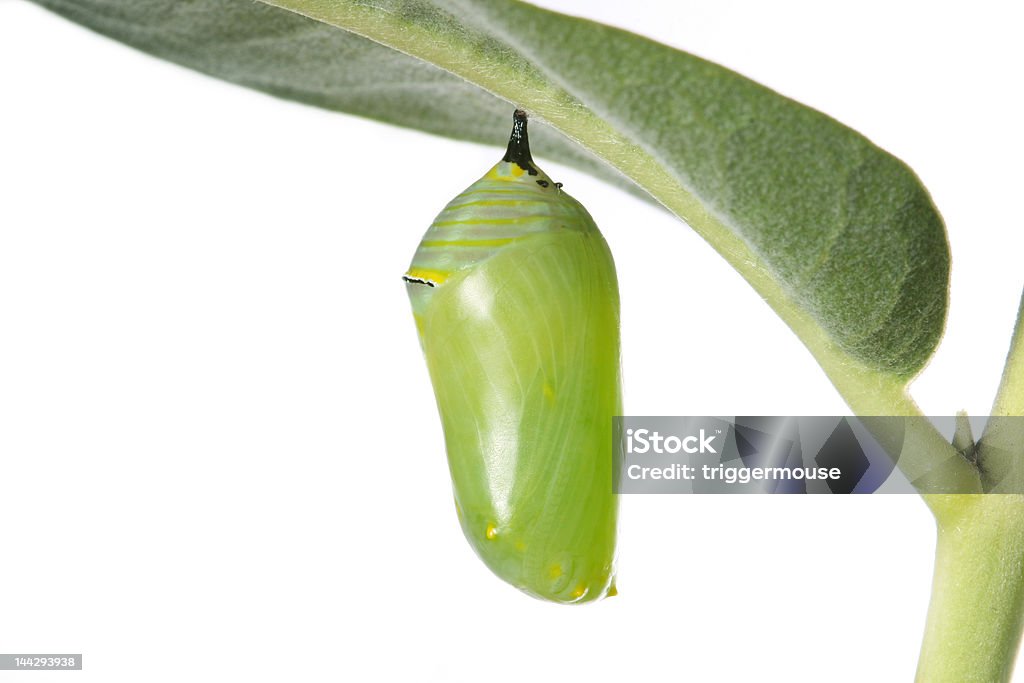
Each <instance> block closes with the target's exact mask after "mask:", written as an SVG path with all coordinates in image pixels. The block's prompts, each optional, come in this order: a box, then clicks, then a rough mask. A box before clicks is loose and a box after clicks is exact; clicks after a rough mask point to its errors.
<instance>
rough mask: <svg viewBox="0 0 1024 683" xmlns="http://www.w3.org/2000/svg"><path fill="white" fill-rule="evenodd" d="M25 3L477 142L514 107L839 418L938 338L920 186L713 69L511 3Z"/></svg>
mask: <svg viewBox="0 0 1024 683" xmlns="http://www.w3.org/2000/svg"><path fill="white" fill-rule="evenodd" d="M37 1H38V2H39V4H41V5H43V6H45V7H48V8H50V9H52V10H54V11H56V12H58V13H60V14H63V15H64V16H66V17H68V18H70V19H72V20H74V21H77V22H79V23H81V24H84V25H86V26H89V27H91V28H93V29H95V30H97V31H99V32H101V33H104V34H106V35H109V36H112V37H114V38H117V39H118V40H121V41H124V42H126V43H128V44H130V45H134V46H136V47H138V48H140V49H143V50H146V51H147V52H150V53H153V54H155V55H159V56H161V57H164V58H166V59H170V60H173V61H175V62H178V63H180V64H184V65H186V66H189V67H192V68H195V69H198V70H200V71H203V72H205V73H208V74H212V75H214V76H217V77H220V78H224V79H226V80H229V81H233V82H236V83H240V84H243V85H246V86H249V87H253V88H257V89H260V90H264V91H266V92H269V93H272V94H275V95H279V96H282V97H288V98H292V99H296V100H300V101H303V102H307V103H310V104H314V105H318V106H323V107H328V108H332V109H338V110H342V111H347V112H351V113H355V114H359V115H362V116H367V117H371V118H375V119H379V120H382V121H388V122H391V123H396V124H399V125H403V126H409V127H414V128H419V129H422V130H426V131H429V132H432V133H437V134H441V135H448V136H452V137H457V138H462V139H469V140H476V141H480V142H486V143H487V144H490V145H497V144H499V141H500V140H501V139H502V136H503V135H504V129H505V128H506V127H507V125H508V117H509V114H510V110H511V107H510V106H509V103H513V104H515V105H518V106H521V107H523V108H525V109H527V110H528V111H530V112H531V114H533V116H534V117H535V119H539V120H543V121H546V122H547V123H549V124H550V125H551V126H552V127H553V128H554V129H556V130H558V131H560V132H561V133H562V134H564V136H566V137H561V136H558V135H556V134H548V135H544V132H546V131H543V130H542V129H541V128H540V127H535V128H537V129H538V130H537V136H536V141H535V143H534V148H535V150H538V151H539V152H540V154H542V155H543V156H546V157H550V158H554V159H557V160H559V161H564V162H569V163H572V164H574V165H576V166H578V167H581V168H584V169H586V170H588V171H590V172H592V173H594V174H595V175H598V176H600V177H602V178H605V179H611V180H613V181H614V180H615V179H616V178H617V177H618V176H617V174H616V173H615V172H614V171H612V170H610V169H611V168H614V169H616V170H617V171H618V172H619V173H621V174H622V175H624V176H626V177H627V178H629V179H631V180H632V181H633V182H635V183H636V184H637V185H638V186H640V187H641V188H643V189H644V190H646V191H647V192H648V193H650V195H651V196H653V197H654V198H655V199H656V200H657V201H659V202H661V203H662V204H664V205H665V206H666V207H668V208H669V209H670V210H671V211H673V212H674V213H676V214H677V215H679V216H680V217H681V218H683V219H684V220H686V221H687V222H688V223H689V224H690V225H691V226H692V227H693V228H694V229H695V230H697V231H698V232H699V233H700V234H701V235H702V236H703V237H704V238H705V239H707V240H708V241H709V242H710V243H711V245H712V246H713V247H714V248H715V249H716V250H718V252H719V253H721V254H722V256H723V257H724V258H726V259H727V260H728V261H729V262H730V263H731V264H732V265H733V266H734V267H735V268H736V269H737V270H738V271H739V272H740V273H741V274H742V275H743V276H744V277H745V278H746V279H747V280H748V281H749V282H750V283H751V285H752V286H753V287H754V288H755V289H756V290H757V291H758V292H759V293H760V294H761V296H762V297H764V298H765V300H766V301H767V302H768V303H769V304H770V305H771V306H772V307H773V308H774V309H775V310H776V311H777V312H778V313H779V314H780V315H781V316H782V318H783V319H784V320H785V321H786V322H787V323H788V324H789V325H790V327H791V328H792V329H793V330H794V331H795V332H796V333H797V334H798V335H799V336H800V338H801V339H802V340H803V341H804V343H805V344H806V345H807V346H808V348H809V349H810V350H811V352H812V353H813V354H814V355H815V357H816V358H817V360H818V361H819V363H821V365H822V367H823V368H824V369H825V371H826V372H827V373H828V374H829V376H830V378H831V379H832V381H833V382H834V383H835V384H836V385H837V387H838V388H839V389H840V391H841V392H843V394H844V396H845V397H846V399H847V401H848V402H849V403H850V405H851V407H853V409H854V410H855V411H856V412H858V413H860V414H872V413H876V414H894V413H905V412H914V411H915V410H916V409H915V408H914V406H913V404H912V402H910V401H909V399H908V398H906V395H905V385H906V383H907V381H909V379H910V378H911V377H912V376H913V375H914V374H916V373H917V372H918V371H919V370H920V369H921V368H922V367H923V365H924V364H925V362H926V361H927V359H928V357H929V356H930V355H931V353H932V351H933V350H934V348H935V346H936V344H937V343H938V340H939V337H940V336H941V332H942V327H943V323H944V319H945V312H946V305H947V287H948V276H949V253H948V246H947V242H946V236H945V231H944V228H943V225H942V221H941V219H940V217H939V215H938V213H937V211H936V210H935V207H934V206H933V204H932V202H931V200H930V198H929V196H928V194H927V192H926V191H925V189H924V188H923V187H922V186H921V184H920V182H919V181H918V180H917V178H916V177H915V176H914V174H913V173H912V172H911V171H910V170H909V169H908V168H907V167H906V166H905V165H904V164H903V163H902V162H900V161H899V160H898V159H896V158H895V157H893V156H891V155H890V154H888V153H886V152H884V151H883V150H881V149H879V148H878V147H876V146H874V145H873V144H871V142H869V141H868V140H867V139H865V138H864V137H863V136H861V135H859V134H858V133H856V132H854V131H852V130H850V129H849V128H846V127H845V126H842V125H841V124H839V123H837V122H836V121H834V120H832V119H830V118H828V117H827V116H825V115H823V114H821V113H819V112H817V111H814V110H812V109H809V108H807V107H805V106H803V105H800V104H798V103H796V102H793V101H792V100H789V99H787V98H785V97H782V96H780V95H779V94H777V93H775V92H773V91H771V90H769V89H767V88H765V87H763V86H760V85H758V84H757V83H754V82H752V81H750V80H748V79H746V78H743V77H742V76H739V75H737V74H735V73H733V72H731V71H729V70H727V69H724V68H722V67H720V66H717V65H715V64H712V63H710V62H707V61H705V60H702V59H699V58H697V57H694V56H692V55H688V54H686V53H683V52H680V51H678V50H675V49H672V48H670V47H667V46H665V45H661V44H658V43H656V42H653V41H650V40H648V39H646V38H643V37H641V36H637V35H634V34H631V33H628V32H625V31H621V30H619V29H615V28H611V27H608V26H604V25H601V24H597V23H593V22H590V21H585V20H581V19H576V18H572V17H568V16H565V15H561V14H557V13H553V12H549V11H546V10H542V9H538V8H536V7H533V6H531V5H527V4H525V3H521V2H515V1H513V0H448V1H439V2H423V1H419V0H374V2H372V3H371V2H359V1H351V0H278V1H277V2H274V3H267V4H261V3H252V2H249V1H248V0H246V1H245V2H243V1H241V0H217V1H213V0H193V1H190V2H180V1H179V2H174V1H170V0H144V1H131V2H126V1H124V0H117V1H115V0H37ZM299 14H302V15H306V16H299ZM360 36H362V37H360ZM367 38H368V39H370V40H372V41H376V43H380V44H383V45H386V46H388V47H382V46H381V45H378V44H376V43H374V42H370V40H367ZM389 48H393V49H389ZM396 50H397V51H396ZM438 67H440V68H438ZM567 138H568V139H567ZM569 139H571V140H573V141H575V142H576V143H578V144H573V143H571V142H569ZM598 160H602V161H598Z"/></svg>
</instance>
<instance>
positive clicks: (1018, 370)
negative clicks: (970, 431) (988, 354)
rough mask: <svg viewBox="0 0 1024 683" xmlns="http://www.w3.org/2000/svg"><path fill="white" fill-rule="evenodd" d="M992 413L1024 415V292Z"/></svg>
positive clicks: (1000, 415) (1002, 415) (1004, 415)
mask: <svg viewBox="0 0 1024 683" xmlns="http://www.w3.org/2000/svg"><path fill="white" fill-rule="evenodd" d="M992 415H993V416H998V417H1007V416H1020V415H1024V292H1021V299H1020V306H1019V307H1018V309H1017V324H1016V326H1015V327H1014V330H1013V340H1012V341H1011V342H1010V352H1009V353H1008V354H1007V356H1006V366H1005V367H1004V368H1003V379H1002V381H1001V382H1000V383H999V390H998V391H997V392H996V400H995V403H994V404H993V405H992Z"/></svg>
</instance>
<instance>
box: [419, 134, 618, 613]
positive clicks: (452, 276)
mask: <svg viewBox="0 0 1024 683" xmlns="http://www.w3.org/2000/svg"><path fill="white" fill-rule="evenodd" d="M517 129H518V130H519V132H520V134H521V136H522V139H521V141H520V145H521V146H525V145H526V136H525V116H522V117H521V119H517ZM513 142H515V134H514V136H513ZM520 151H521V150H520ZM510 155H512V157H513V158H514V159H515V160H513V161H501V162H499V163H498V164H497V165H496V166H494V168H492V169H491V170H490V171H489V172H488V173H487V174H486V175H485V176H484V177H483V178H481V179H480V180H479V181H477V182H476V183H474V184H473V185H471V186H470V187H469V188H468V189H466V190H465V191H464V192H463V193H462V194H460V195H459V196H458V197H456V198H455V199H453V200H452V201H451V202H450V203H449V204H448V206H447V207H445V209H444V211H442V212H441V214H440V215H439V216H438V217H437V219H436V220H435V221H434V224H433V225H431V227H430V229H429V230H428V231H427V234H426V236H425V237H424V239H423V242H422V243H421V244H420V247H419V249H418V250H417V252H416V255H415V257H414V258H413V263H412V266H411V267H410V269H409V271H408V273H406V276H405V279H406V282H407V283H408V284H407V288H408V291H409V296H410V299H411V301H412V306H413V313H414V315H415V318H416V323H417V328H418V330H419V333H420V341H421V343H422V346H423V351H424V354H425V355H426V359H427V365H428V367H429V370H430V376H431V379H432V381H433V385H434V393H435V395H436V397H437V404H438V408H439V410H440V413H441V420H442V422H443V425H444V434H445V441H446V445H447V451H448V463H449V467H450V470H451V476H452V483H453V488H454V493H455V504H456V508H457V511H458V514H459V520H460V522H461V523H462V529H463V531H464V532H465V535H466V538H467V539H469V542H470V544H471V545H472V546H473V548H474V549H475V550H476V552H477V554H479V555H480V557H481V558H482V559H483V560H484V562H485V563H486V564H487V566H489V567H490V568H491V570H492V571H493V572H494V573H495V574H497V575H498V576H499V577H501V578H502V579H504V580H505V581H507V582H509V583H511V584H512V585H514V586H516V587H517V588H520V589H522V590H524V591H526V592H527V593H529V594H531V595H534V596H536V597H539V598H544V599H547V600H553V601H557V602H564V603H572V602H584V601H590V600H595V599H598V598H601V597H604V596H605V595H608V594H609V593H613V592H614V559H615V535H616V517H617V499H616V497H615V495H614V494H613V493H612V455H611V443H612V441H611V440H612V435H611V429H612V416H613V415H617V414H621V391H620V384H619V298H618V287H617V284H616V280H615V267H614V265H613V263H612V258H611V254H610V252H609V250H608V246H607V244H606V243H605V241H604V238H603V237H602V236H601V234H600V232H598V229H597V227H596V226H595V225H594V222H593V220H592V219H591V217H590V215H589V214H588V213H587V211H586V210H585V209H584V208H583V207H582V206H581V205H580V204H579V203H578V202H577V201H576V200H574V199H573V198H572V197H570V196H569V195H567V194H566V193H564V192H562V190H561V188H560V186H558V185H556V184H555V183H553V182H551V180H550V178H548V177H547V176H546V175H545V174H544V173H542V172H540V171H539V170H538V169H537V168H536V167H535V166H534V165H533V163H532V161H531V160H530V159H529V152H528V148H527V150H526V153H525V158H524V157H523V156H522V155H521V154H519V155H516V154H512V145H510ZM508 158H509V156H506V159H508Z"/></svg>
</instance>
